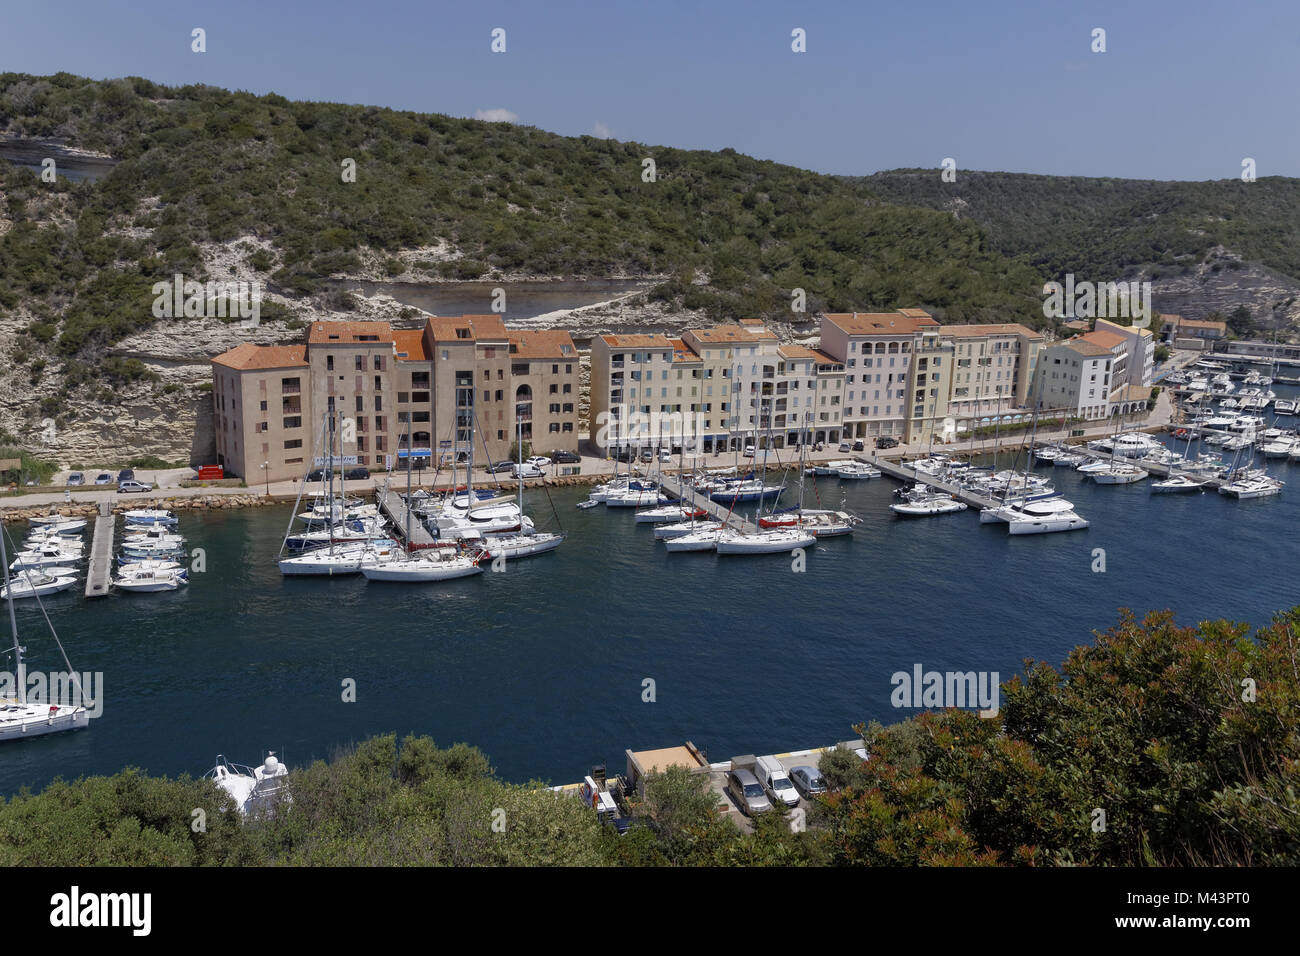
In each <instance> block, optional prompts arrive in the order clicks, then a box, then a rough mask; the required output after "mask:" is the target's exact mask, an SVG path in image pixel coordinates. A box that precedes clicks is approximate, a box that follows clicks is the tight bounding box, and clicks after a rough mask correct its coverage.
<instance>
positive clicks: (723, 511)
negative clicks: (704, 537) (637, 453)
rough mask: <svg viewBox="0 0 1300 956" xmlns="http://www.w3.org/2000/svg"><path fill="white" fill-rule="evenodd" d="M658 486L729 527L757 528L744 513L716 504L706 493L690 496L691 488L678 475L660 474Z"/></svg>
mask: <svg viewBox="0 0 1300 956" xmlns="http://www.w3.org/2000/svg"><path fill="white" fill-rule="evenodd" d="M659 486H660V487H661V488H662V489H663V490H664V491H666V492H668V494H670V495H672V496H673V497H674V498H678V499H680V500H681V501H682V503H683V504H685V505H689V504H691V502H692V501H693V502H694V504H695V507H697V508H703V509H704V510H705V511H707V512H708V513H709V515H710V517H712V518H713V519H714V520H715V521H719V522H721V523H722V524H725V525H726V526H727V527H729V528H735V529H736V530H737V531H745V532H751V531H757V530H758V526H757V525H756V524H754V522H752V521H750V520H749V519H748V518H746V517H745V516H744V515H740V514H737V513H736V512H735V511H734V510H733V509H731V508H728V507H727V506H725V505H720V504H718V502H716V501H714V500H713V499H712V498H710V497H709V496H708V495H695V496H694V498H692V496H691V489H690V488H689V487H687V486H686V484H685V483H684V482H683V481H682V480H681V477H680V476H678V475H660V476H659Z"/></svg>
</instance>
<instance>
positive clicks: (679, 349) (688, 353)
mask: <svg viewBox="0 0 1300 956" xmlns="http://www.w3.org/2000/svg"><path fill="white" fill-rule="evenodd" d="M668 341H669V343H670V344H671V345H672V347H673V361H674V362H698V361H699V360H700V356H699V355H698V354H697V353H696V351H695V349H693V348H691V347H690V346H689V345H687V344H686V343H685V342H683V341H682V340H681V339H669V340H668Z"/></svg>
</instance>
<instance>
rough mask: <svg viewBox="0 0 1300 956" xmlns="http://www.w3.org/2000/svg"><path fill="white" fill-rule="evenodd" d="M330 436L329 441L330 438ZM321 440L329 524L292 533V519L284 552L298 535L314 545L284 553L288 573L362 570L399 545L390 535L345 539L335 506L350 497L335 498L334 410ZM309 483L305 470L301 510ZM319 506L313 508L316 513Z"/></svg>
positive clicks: (282, 569)
mask: <svg viewBox="0 0 1300 956" xmlns="http://www.w3.org/2000/svg"><path fill="white" fill-rule="evenodd" d="M327 437H328V442H327V441H326V439H327ZM321 443H322V444H323V445H326V448H327V451H326V454H325V456H324V457H325V461H326V462H327V464H326V465H325V466H324V467H325V468H326V470H327V474H328V476H329V480H328V492H327V501H326V505H325V506H326V508H327V509H329V510H327V511H326V515H327V516H329V518H330V520H329V522H328V526H327V528H326V530H325V531H323V532H304V533H303V534H300V535H294V534H293V533H292V527H293V522H294V520H295V519H294V518H290V519H289V525H290V526H289V528H288V529H286V531H285V536H284V541H283V543H282V544H281V546H280V553H281V555H283V554H284V553H285V551H286V550H292V549H294V548H295V539H298V540H303V539H307V541H309V542H310V543H308V544H307V547H309V548H312V550H308V551H307V552H306V553H304V554H299V555H295V556H294V557H281V558H280V560H279V566H280V573H281V574H283V575H286V576H300V575H325V576H327V577H333V576H335V575H341V574H358V573H359V572H360V571H361V566H362V565H363V564H366V563H368V562H372V561H377V560H381V559H383V558H384V557H387V556H390V555H391V554H392V553H393V551H394V549H395V547H396V546H395V545H394V544H393V542H392V541H391V540H389V538H388V537H387V535H384V536H383V537H382V538H381V537H371V536H370V535H365V536H363V537H360V538H359V539H357V540H354V541H341V535H340V534H339V529H338V528H336V527H335V523H334V521H333V510H334V508H335V507H336V506H337V507H339V508H345V507H346V505H345V502H346V497H345V496H343V495H340V500H339V501H338V502H336V501H335V498H334V464H335V457H334V414H333V413H332V412H331V413H329V414H327V415H326V416H325V418H324V419H323V420H322V423H321ZM306 484H307V475H306V473H304V474H303V480H302V484H301V485H300V486H299V489H298V501H297V502H295V503H294V507H293V510H294V511H295V512H297V510H298V506H299V503H301V501H302V492H303V489H304V488H305V487H306ZM314 512H315V509H313V513H314Z"/></svg>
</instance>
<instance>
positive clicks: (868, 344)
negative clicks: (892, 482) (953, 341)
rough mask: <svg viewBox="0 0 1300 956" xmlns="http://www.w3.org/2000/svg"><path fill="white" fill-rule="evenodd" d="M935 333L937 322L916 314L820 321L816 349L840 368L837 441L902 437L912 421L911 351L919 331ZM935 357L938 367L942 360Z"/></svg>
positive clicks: (877, 314) (843, 315)
mask: <svg viewBox="0 0 1300 956" xmlns="http://www.w3.org/2000/svg"><path fill="white" fill-rule="evenodd" d="M937 328H939V323H938V322H936V321H935V320H934V319H933V318H932V317H931V316H930V315H928V314H927V313H926V312H924V311H922V310H921V309H900V310H899V311H897V312H849V313H830V314H827V315H825V316H823V317H822V323H821V350H822V351H823V352H825V353H826V354H827V355H829V356H831V357H833V358H834V359H835V360H836V361H838V362H841V363H843V365H844V389H845V394H844V402H843V404H844V412H843V416H842V422H843V436H842V437H843V438H846V439H859V438H868V437H875V436H878V435H896V436H898V437H899V438H900V439H901V438H903V437H905V435H906V431H907V423H908V420H909V418H910V419H913V420H915V419H916V418H917V417H918V416H917V415H916V414H915V405H916V402H915V389H914V388H913V387H912V386H913V383H912V355H913V350H914V348H915V347H916V345H917V344H918V342H919V339H920V332H921V330H923V329H937ZM935 357H936V358H939V359H940V366H941V367H942V356H941V355H936V356H935ZM930 371H931V370H929V369H927V376H928V375H929V374H930ZM936 387H937V386H936ZM909 391H911V392H912V394H911V395H910V396H909ZM909 397H910V398H911V399H912V402H911V405H912V407H911V408H909ZM923 404H924V403H923ZM923 411H924V410H923Z"/></svg>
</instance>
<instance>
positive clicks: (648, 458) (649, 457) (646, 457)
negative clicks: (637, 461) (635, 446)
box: [641, 448, 655, 465]
mask: <svg viewBox="0 0 1300 956" xmlns="http://www.w3.org/2000/svg"><path fill="white" fill-rule="evenodd" d="M654 460H655V455H654V452H652V451H651V450H650V449H649V448H647V449H646V450H645V451H643V452H641V461H643V462H644V463H645V464H647V465H648V464H650V462H652V461H654Z"/></svg>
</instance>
